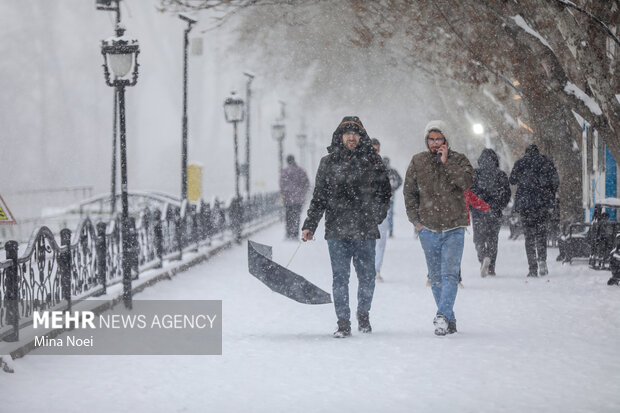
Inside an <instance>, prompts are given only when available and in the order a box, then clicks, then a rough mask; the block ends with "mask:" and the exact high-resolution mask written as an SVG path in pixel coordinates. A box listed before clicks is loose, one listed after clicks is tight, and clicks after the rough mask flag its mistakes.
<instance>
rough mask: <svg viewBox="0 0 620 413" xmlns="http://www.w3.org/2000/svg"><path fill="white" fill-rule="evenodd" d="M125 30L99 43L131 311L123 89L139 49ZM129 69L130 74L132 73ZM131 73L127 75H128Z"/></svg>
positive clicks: (133, 77) (131, 81) (132, 77)
mask: <svg viewBox="0 0 620 413" xmlns="http://www.w3.org/2000/svg"><path fill="white" fill-rule="evenodd" d="M124 33H125V28H124V27H123V25H122V24H120V23H119V24H117V25H116V36H115V37H110V38H108V39H106V40H103V41H102V42H101V54H103V60H104V65H103V73H104V75H105V81H106V84H107V85H108V86H112V87H114V88H115V89H116V95H117V97H118V106H119V118H120V124H119V130H120V152H121V200H122V215H121V236H122V238H123V241H122V242H123V244H122V249H123V256H122V269H123V301H124V302H125V307H127V308H131V263H130V261H129V254H130V248H131V246H130V245H129V212H128V210H129V207H128V201H127V143H126V135H125V87H126V86H134V85H135V84H136V83H137V82H138V67H139V64H138V54H139V53H140V46H139V44H138V41H137V40H135V39H129V38H127V37H125V36H124ZM132 69H133V71H132ZM130 72H131V73H130Z"/></svg>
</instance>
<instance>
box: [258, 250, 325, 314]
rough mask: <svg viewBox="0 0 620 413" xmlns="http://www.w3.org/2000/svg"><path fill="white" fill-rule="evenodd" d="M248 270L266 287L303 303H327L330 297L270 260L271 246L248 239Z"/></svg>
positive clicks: (299, 276)
mask: <svg viewBox="0 0 620 413" xmlns="http://www.w3.org/2000/svg"><path fill="white" fill-rule="evenodd" d="M248 270H249V271H250V274H252V275H253V276H255V277H256V278H258V279H259V280H261V281H262V282H263V283H264V284H265V285H266V286H267V287H269V288H271V289H272V290H273V291H275V292H277V293H280V294H282V295H284V296H286V297H288V298H290V299H293V300H295V301H298V302H300V303H304V304H329V303H331V302H332V298H331V296H330V295H329V293H327V292H325V291H323V290H322V289H320V288H319V287H317V286H316V285H314V284H312V283H311V282H310V281H308V280H306V279H305V278H304V277H302V276H301V275H298V274H295V273H294V272H293V271H291V270H288V269H286V268H284V267H283V266H281V265H280V264H277V263H275V262H273V261H272V260H271V247H270V246H269V245H263V244H259V243H258V242H254V241H250V240H248Z"/></svg>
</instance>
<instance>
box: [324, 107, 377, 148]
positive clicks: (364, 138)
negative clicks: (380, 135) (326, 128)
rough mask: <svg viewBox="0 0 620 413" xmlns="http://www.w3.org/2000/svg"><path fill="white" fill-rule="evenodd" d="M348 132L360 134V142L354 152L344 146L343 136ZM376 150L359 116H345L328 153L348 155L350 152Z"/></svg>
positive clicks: (334, 134)
mask: <svg viewBox="0 0 620 413" xmlns="http://www.w3.org/2000/svg"><path fill="white" fill-rule="evenodd" d="M348 130H354V131H356V132H357V133H359V134H360V141H359V143H358V144H357V146H356V147H355V149H353V150H352V151H351V150H349V149H348V148H346V147H345V146H344V142H342V134H343V133H344V132H346V131H348ZM374 151H375V149H374V148H373V147H372V145H371V143H370V137H369V136H368V133H367V132H366V129H365V128H364V125H363V124H362V121H361V120H360V118H358V117H357V116H345V117H344V118H342V121H340V124H339V125H338V127H337V128H336V130H335V131H334V133H333V135H332V143H331V145H329V146H328V147H327V152H328V153H348V152H374Z"/></svg>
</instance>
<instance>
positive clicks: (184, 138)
mask: <svg viewBox="0 0 620 413" xmlns="http://www.w3.org/2000/svg"><path fill="white" fill-rule="evenodd" d="M179 19H181V20H184V21H186V22H187V28H186V29H185V32H184V35H183V127H182V134H181V201H182V200H184V199H186V198H187V48H188V46H189V32H190V31H191V30H192V26H193V25H194V24H196V23H197V22H198V21H197V20H194V19H192V18H191V17H188V16H186V15H184V14H179Z"/></svg>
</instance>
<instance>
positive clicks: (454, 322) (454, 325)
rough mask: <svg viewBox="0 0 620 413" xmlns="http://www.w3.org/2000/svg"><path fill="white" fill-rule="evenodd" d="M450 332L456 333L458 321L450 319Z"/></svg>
mask: <svg viewBox="0 0 620 413" xmlns="http://www.w3.org/2000/svg"><path fill="white" fill-rule="evenodd" d="M447 333H448V334H454V333H456V321H450V322H448V330H447Z"/></svg>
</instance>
